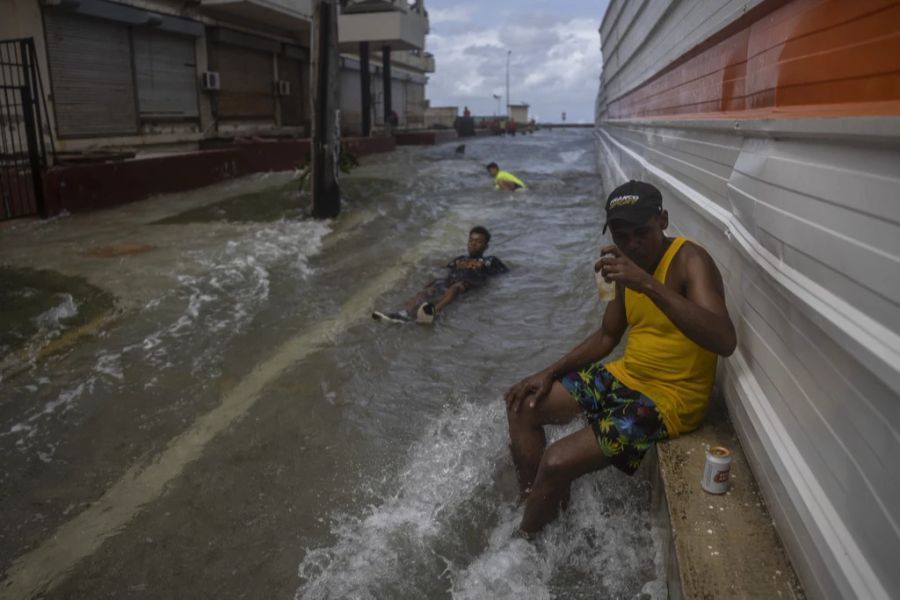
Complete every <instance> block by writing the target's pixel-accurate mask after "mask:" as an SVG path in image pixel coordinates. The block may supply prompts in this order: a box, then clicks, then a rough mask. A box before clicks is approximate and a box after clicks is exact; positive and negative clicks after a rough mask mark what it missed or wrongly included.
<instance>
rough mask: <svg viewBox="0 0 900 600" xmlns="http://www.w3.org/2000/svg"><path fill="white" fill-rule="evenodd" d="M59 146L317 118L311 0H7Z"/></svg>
mask: <svg viewBox="0 0 900 600" xmlns="http://www.w3.org/2000/svg"><path fill="white" fill-rule="evenodd" d="M0 11H2V13H3V14H4V16H7V15H8V16H11V17H12V18H4V19H3V20H2V22H0V39H15V38H33V39H34V41H35V49H36V54H37V64H36V66H37V69H38V72H39V74H40V77H41V79H42V81H43V84H44V85H43V90H44V94H45V98H44V100H45V102H46V107H47V113H48V115H47V117H48V119H47V121H48V122H47V123H46V127H45V132H44V133H45V134H46V135H49V136H52V138H53V141H54V143H55V147H56V150H57V151H58V152H60V153H62V154H63V155H65V154H66V153H78V152H85V151H95V150H98V149H107V148H123V147H128V148H132V149H135V150H141V149H145V148H148V147H153V148H154V149H159V148H160V147H165V146H172V145H177V146H179V147H180V148H184V147H185V146H186V145H187V146H190V145H191V144H193V145H199V144H200V142H202V141H203V140H204V139H207V138H210V137H220V136H228V135H235V134H242V135H250V134H260V135H264V134H268V133H273V132H278V133H294V134H297V135H305V134H306V132H307V131H308V129H309V119H310V116H309V115H310V109H309V99H308V98H309V36H310V19H311V16H310V12H311V8H310V2H309V1H306V2H304V1H290V2H289V1H287V0H283V1H281V2H275V1H271V2H265V3H262V2H256V1H249V0H242V1H232V0H202V1H201V2H199V3H192V4H184V3H180V2H177V3H176V2H169V1H167V0H119V1H117V2H109V1H106V0H80V1H79V2H67V1H65V0H42V1H37V0H0Z"/></svg>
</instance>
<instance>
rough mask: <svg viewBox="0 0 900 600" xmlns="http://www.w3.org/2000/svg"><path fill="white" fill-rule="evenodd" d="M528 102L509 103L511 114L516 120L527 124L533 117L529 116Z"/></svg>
mask: <svg viewBox="0 0 900 600" xmlns="http://www.w3.org/2000/svg"><path fill="white" fill-rule="evenodd" d="M528 109H529V105H528V104H510V105H509V116H510V117H511V118H512V119H513V120H514V121H515V122H516V123H521V124H523V125H524V124H525V123H528V121H529V120H530V118H531V117H529V116H528Z"/></svg>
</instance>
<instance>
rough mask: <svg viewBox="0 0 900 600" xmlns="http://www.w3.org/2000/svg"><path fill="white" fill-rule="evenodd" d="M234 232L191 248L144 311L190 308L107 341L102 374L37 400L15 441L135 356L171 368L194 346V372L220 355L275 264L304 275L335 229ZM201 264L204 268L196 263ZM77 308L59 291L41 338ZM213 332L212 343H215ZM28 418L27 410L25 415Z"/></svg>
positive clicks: (269, 227)
mask: <svg viewBox="0 0 900 600" xmlns="http://www.w3.org/2000/svg"><path fill="white" fill-rule="evenodd" d="M235 227H237V228H238V229H239V231H237V232H236V233H235V236H236V239H233V240H230V241H229V242H227V243H226V244H223V245H222V246H217V247H213V248H207V249H204V250H202V251H195V252H192V253H188V254H187V256H186V258H187V259H189V260H191V261H192V262H193V265H191V267H190V270H191V271H192V272H193V274H192V275H178V276H177V277H176V280H177V282H178V286H177V287H176V288H175V289H174V290H173V291H172V292H171V293H168V294H166V295H164V296H163V297H162V298H158V299H155V300H152V301H150V302H148V303H147V304H146V305H145V306H144V311H143V312H147V311H151V310H165V309H166V304H167V303H171V302H172V301H173V299H174V300H175V301H181V302H183V303H184V309H183V310H182V312H181V313H180V314H179V315H178V316H177V317H176V318H175V319H174V320H171V319H169V320H163V322H162V325H161V326H159V327H158V328H157V329H156V330H154V331H151V332H149V333H147V334H145V335H144V338H143V339H142V340H141V341H139V342H137V343H132V344H127V345H123V346H121V347H119V348H107V349H106V350H105V351H103V352H101V353H99V354H98V355H97V357H96V359H97V360H96V363H95V364H94V368H93V370H94V371H95V372H96V373H99V374H100V375H101V377H99V378H98V377H96V376H91V377H88V378H86V379H84V380H82V381H80V382H79V383H77V384H74V385H71V386H68V387H67V388H65V389H62V390H61V391H60V392H59V393H58V395H57V397H56V398H55V399H53V400H50V401H48V402H46V403H45V404H44V405H43V407H40V406H35V407H34V408H32V409H30V410H29V413H30V414H26V415H25V416H24V420H23V423H27V428H25V427H19V425H21V424H19V425H13V426H12V427H11V428H9V429H7V430H6V432H3V433H0V435H12V436H16V437H18V438H19V439H18V440H17V446H18V447H19V448H20V449H27V448H30V447H32V445H33V443H36V442H37V440H36V438H37V433H38V431H39V427H38V423H39V421H40V420H41V419H43V418H47V417H48V416H50V415H53V414H54V413H58V412H59V411H60V410H69V409H71V408H72V407H73V404H74V403H75V402H76V401H77V400H78V399H79V398H81V397H82V396H83V395H92V394H93V393H94V390H95V387H96V386H97V385H109V384H119V383H120V382H124V381H125V380H126V379H127V365H128V363H129V362H133V361H139V362H141V363H142V364H145V365H151V366H152V367H154V368H155V369H156V370H157V371H165V370H167V369H170V368H172V367H174V366H175V365H176V364H183V362H179V360H178V359H176V358H174V356H173V353H174V352H175V351H177V350H179V349H181V350H182V351H185V352H188V353H189V354H191V355H190V358H189V360H188V363H189V364H190V365H191V368H192V374H193V375H195V376H196V375H198V374H199V372H200V371H202V370H204V369H206V368H208V367H209V365H210V364H213V363H215V362H216V361H218V360H220V359H221V354H222V344H223V343H224V342H226V341H227V340H228V339H230V338H231V337H232V336H233V335H235V334H236V333H238V332H240V331H242V330H243V329H245V328H246V327H247V326H248V325H249V324H250V322H251V321H252V319H253V317H254V316H255V314H256V312H257V311H258V310H259V309H260V308H261V307H262V306H263V305H264V303H265V302H266V300H267V299H268V297H269V269H271V268H272V267H273V266H275V265H276V264H280V263H281V264H283V263H284V261H285V260H290V261H291V262H290V265H291V267H292V268H293V269H294V270H295V272H296V273H297V274H298V275H299V276H300V277H306V276H307V275H308V274H309V273H310V272H311V271H310V267H309V260H310V258H312V257H313V256H314V255H315V254H317V253H318V252H319V250H320V249H321V247H322V240H323V238H324V237H325V235H326V234H327V233H328V232H329V231H330V230H331V229H330V226H329V225H328V224H326V223H322V222H319V221H286V220H283V221H277V222H274V223H266V224H263V225H259V224H252V225H237V226H235ZM197 267H199V269H198V268H197ZM77 312H78V306H77V303H76V302H75V300H74V298H72V296H71V295H69V294H62V295H61V302H60V304H59V305H57V306H55V307H53V308H52V309H50V310H48V311H47V312H45V313H43V314H41V315H40V316H38V317H36V319H35V321H36V323H37V324H38V325H39V326H40V328H41V334H40V335H41V337H42V339H46V340H47V341H49V339H52V337H56V336H58V335H59V333H60V331H61V328H62V325H61V324H60V321H61V320H63V319H67V318H71V317H73V316H75V315H76V314H77ZM210 338H212V339H213V340H214V343H210V341H209V340H210ZM20 418H22V417H20Z"/></svg>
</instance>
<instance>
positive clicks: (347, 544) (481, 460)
mask: <svg viewBox="0 0 900 600" xmlns="http://www.w3.org/2000/svg"><path fill="white" fill-rule="evenodd" d="M502 412H503V411H502V410H501V407H500V403H499V402H496V403H493V404H491V405H489V406H475V405H472V404H469V403H463V405H462V406H460V407H458V408H457V409H456V410H452V411H449V410H448V411H446V412H445V413H444V415H443V416H442V417H441V418H440V419H439V420H438V421H437V422H436V423H435V424H434V426H433V427H432V428H431V429H430V430H429V431H427V432H426V434H425V436H424V438H423V440H422V441H421V442H419V443H418V444H416V445H415V446H414V447H413V448H412V449H411V452H410V459H409V463H408V465H407V467H406V469H405V470H404V471H403V472H401V473H400V474H399V475H398V476H397V492H396V494H395V495H393V496H391V497H388V498H385V499H384V502H383V503H382V504H381V505H380V506H376V507H372V508H371V509H369V510H368V511H367V513H366V514H365V515H363V516H362V517H359V518H355V517H351V516H344V517H340V518H339V524H338V525H337V527H336V529H335V531H334V533H335V535H336V537H337V542H336V543H335V544H334V545H333V546H331V547H329V548H319V549H315V550H310V551H309V552H308V553H307V555H306V558H305V559H304V560H303V562H302V563H301V564H300V567H299V569H298V571H299V575H300V577H301V579H303V580H304V581H305V583H304V584H303V586H302V587H301V588H300V589H299V590H298V591H297V593H296V596H295V598H297V599H298V600H299V599H325V598H333V599H345V598H361V599H362V598H382V597H386V594H385V592H384V589H385V588H389V589H391V590H392V591H391V592H390V593H389V594H387V596H390V597H398V598H399V597H405V598H406V597H408V598H414V597H423V596H422V592H421V591H419V590H416V589H415V586H416V583H417V582H416V581H415V579H413V578H409V570H410V569H412V568H414V565H415V564H416V562H418V561H419V560H421V557H422V556H423V555H426V556H427V555H430V554H431V551H432V547H433V543H434V541H435V540H436V539H438V538H439V537H440V536H445V535H450V534H451V531H450V530H449V528H450V527H451V526H452V519H453V517H454V516H455V515H456V514H457V512H458V511H459V510H460V509H461V508H462V507H463V505H464V504H465V503H466V502H468V501H469V500H470V499H471V498H472V497H473V495H474V492H475V491H476V490H477V489H478V488H479V487H480V486H484V485H486V484H488V483H489V482H490V481H491V480H492V475H493V473H494V471H495V469H496V467H497V465H498V463H499V462H500V457H501V455H502V453H504V452H505V451H506V448H505V441H504V440H505V437H506V427H505V418H504V417H503V415H502Z"/></svg>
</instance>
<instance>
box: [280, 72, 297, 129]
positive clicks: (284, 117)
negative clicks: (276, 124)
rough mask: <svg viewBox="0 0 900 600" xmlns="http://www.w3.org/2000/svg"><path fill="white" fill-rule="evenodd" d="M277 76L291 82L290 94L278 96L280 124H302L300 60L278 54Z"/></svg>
mask: <svg viewBox="0 0 900 600" xmlns="http://www.w3.org/2000/svg"><path fill="white" fill-rule="evenodd" d="M278 78H279V79H280V80H283V81H289V82H290V84H291V94H290V95H289V96H282V97H281V98H279V101H280V102H281V123H282V125H291V126H297V125H303V85H302V79H301V63H300V61H299V60H295V59H293V58H287V57H285V56H279V57H278Z"/></svg>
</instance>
